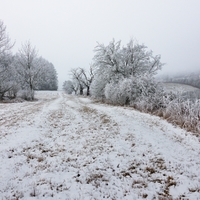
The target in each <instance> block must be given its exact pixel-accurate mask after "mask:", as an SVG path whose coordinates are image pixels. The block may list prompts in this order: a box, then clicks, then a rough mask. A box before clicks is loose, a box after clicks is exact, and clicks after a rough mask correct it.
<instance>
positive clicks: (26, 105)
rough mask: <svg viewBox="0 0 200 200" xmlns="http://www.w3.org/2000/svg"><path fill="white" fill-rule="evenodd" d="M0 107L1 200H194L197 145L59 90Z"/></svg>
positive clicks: (199, 183) (149, 121)
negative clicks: (27, 100) (33, 99)
mask: <svg viewBox="0 0 200 200" xmlns="http://www.w3.org/2000/svg"><path fill="white" fill-rule="evenodd" d="M36 98H37V99H38V100H37V101H34V102H22V103H13V104H0V116H1V117H0V161H1V165H0V171H1V174H0V198H1V199H131V200H132V199H144V198H146V199H153V198H155V199H159V198H160V199H161V198H164V197H166V198H167V199H170V198H171V199H176V198H177V199H178V198H181V197H185V198H188V199H200V178H199V177H200V145H199V141H198V139H197V138H196V137H195V136H193V135H192V134H190V133H189V132H186V131H184V130H181V129H180V128H176V127H173V126H172V125H171V124H169V123H167V122H166V121H164V120H162V119H160V118H159V117H155V116H151V115H149V114H145V113H140V112H138V111H135V110H134V109H132V108H128V107H119V106H110V105H106V104H101V103H97V102H94V101H93V100H91V99H89V98H84V97H77V96H73V95H71V96H69V95H66V94H65V93H63V92H47V91H46V92H45V91H44V92H37V93H36Z"/></svg>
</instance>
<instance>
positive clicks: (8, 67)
mask: <svg viewBox="0 0 200 200" xmlns="http://www.w3.org/2000/svg"><path fill="white" fill-rule="evenodd" d="M13 46H14V44H13V43H11V40H10V38H9V36H8V34H7V33H6V26H5V25H4V23H3V21H1V20H0V99H4V98H5V97H6V98H15V97H17V96H20V97H22V98H24V99H26V100H33V99H34V91H35V90H57V88H58V80H57V72H56V70H55V68H54V66H53V64H52V63H50V62H48V61H47V60H46V59H44V58H42V57H41V56H39V55H38V53H37V51H36V49H35V48H34V47H32V45H31V44H30V42H26V43H25V44H23V45H22V47H21V49H20V50H19V51H18V52H17V53H16V54H15V55H13V54H12V51H11V50H12V47H13Z"/></svg>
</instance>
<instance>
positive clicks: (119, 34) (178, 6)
mask: <svg viewBox="0 0 200 200" xmlns="http://www.w3.org/2000/svg"><path fill="white" fill-rule="evenodd" d="M199 10H200V1H199V0H191V1H188V0H176V1H172V0H170V1H158V0H151V1H144V0H140V1H136V0H126V1H116V0H115V1H114V0H110V1H106V0H97V1H92V0H85V1H80V0H73V1H69V0H58V1H53V0H42V1H41V0H40V1H39V0H34V1H33V0H29V1H26V0H18V1H14V0H7V1H1V5H0V19H1V20H2V21H3V22H4V24H5V25H6V27H7V32H8V33H9V36H10V38H11V39H12V41H13V42H14V41H15V46H14V48H13V52H14V53H15V52H17V51H18V49H19V48H20V47H21V44H22V43H24V42H25V41H27V40H30V42H31V44H32V45H33V46H35V47H36V49H38V51H39V54H40V55H41V56H43V57H45V58H47V59H48V60H49V61H50V62H52V63H53V65H54V66H55V68H56V70H57V72H58V80H59V88H61V87H62V84H63V82H64V81H65V80H67V79H68V78H69V71H70V69H72V68H76V67H81V68H85V69H88V68H89V66H90V64H91V63H92V58H93V56H94V52H93V50H94V47H95V46H96V45H97V42H99V43H104V44H105V45H107V44H108V43H109V42H110V41H111V40H112V39H113V38H114V39H115V40H116V41H118V40H122V44H124V45H126V44H127V42H128V41H129V40H130V39H135V40H137V41H138V42H139V43H140V44H145V45H146V46H147V47H148V48H149V49H151V50H153V52H154V55H155V54H160V55H161V62H163V63H166V65H165V66H164V67H163V69H162V72H161V74H166V73H167V74H171V73H176V72H184V71H189V70H190V71H194V70H199V69H200V39H199V35H200V20H199V19H200V12H199Z"/></svg>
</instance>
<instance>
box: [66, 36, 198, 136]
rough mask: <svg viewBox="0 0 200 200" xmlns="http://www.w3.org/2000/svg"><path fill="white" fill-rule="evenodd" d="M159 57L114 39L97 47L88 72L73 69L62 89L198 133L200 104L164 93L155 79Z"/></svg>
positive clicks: (144, 48)
mask: <svg viewBox="0 0 200 200" xmlns="http://www.w3.org/2000/svg"><path fill="white" fill-rule="evenodd" d="M160 58H161V57H160V56H159V55H155V56H154V55H153V52H152V51H150V50H148V49H147V47H146V46H145V45H143V44H138V43H136V42H134V41H133V40H131V41H130V42H129V43H128V44H127V45H126V46H121V42H120V41H118V42H115V40H113V41H111V42H110V43H109V44H108V45H107V46H105V45H104V44H98V45H97V46H96V48H95V55H94V58H93V64H92V65H91V67H90V70H89V72H87V71H85V70H84V69H83V68H74V69H72V70H71V76H72V79H71V80H68V81H65V82H64V84H63V89H64V90H65V91H66V92H67V93H68V94H79V95H82V94H87V95H91V96H92V97H94V98H97V99H100V100H102V101H104V102H108V103H111V104H115V105H122V106H123V105H129V106H132V107H134V108H136V109H138V110H140V111H143V112H149V113H153V114H155V115H158V116H160V117H163V118H165V119H167V120H168V121H170V122H171V123H173V124H176V125H179V126H180V127H183V128H185V129H187V130H189V131H193V132H196V133H200V101H199V100H198V99H192V100H190V99H185V98H182V97H181V95H180V94H175V93H166V92H165V91H164V90H163V88H162V84H160V83H159V82H157V81H156V80H155V78H154V76H155V75H156V73H157V72H158V70H160V69H161V68H162V66H163V64H162V63H161V61H160ZM84 91H85V92H84Z"/></svg>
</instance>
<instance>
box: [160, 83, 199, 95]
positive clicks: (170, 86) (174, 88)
mask: <svg viewBox="0 0 200 200" xmlns="http://www.w3.org/2000/svg"><path fill="white" fill-rule="evenodd" d="M162 85H163V87H164V90H165V91H166V92H199V93H200V89H199V88H196V87H193V86H190V85H185V84H181V83H162Z"/></svg>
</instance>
